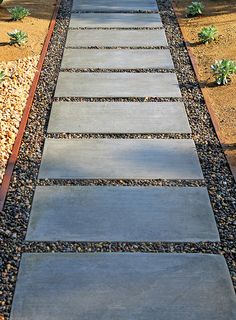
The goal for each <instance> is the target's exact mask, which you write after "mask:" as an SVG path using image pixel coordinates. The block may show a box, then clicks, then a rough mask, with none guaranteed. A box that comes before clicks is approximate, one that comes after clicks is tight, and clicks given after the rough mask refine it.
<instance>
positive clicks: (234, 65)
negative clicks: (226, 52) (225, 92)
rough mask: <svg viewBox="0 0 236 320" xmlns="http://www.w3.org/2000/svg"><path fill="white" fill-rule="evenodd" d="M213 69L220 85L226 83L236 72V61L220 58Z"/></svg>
mask: <svg viewBox="0 0 236 320" xmlns="http://www.w3.org/2000/svg"><path fill="white" fill-rule="evenodd" d="M211 70H212V72H213V73H214V75H215V78H216V83H217V84H218V85H225V84H227V83H228V82H229V81H230V80H231V75H233V74H235V73H236V62H234V61H232V60H226V59H224V60H219V61H216V62H215V63H214V64H213V65H212V66H211Z"/></svg>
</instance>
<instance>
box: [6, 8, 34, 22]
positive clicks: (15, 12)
mask: <svg viewBox="0 0 236 320" xmlns="http://www.w3.org/2000/svg"><path fill="white" fill-rule="evenodd" d="M8 12H9V13H10V14H11V18H12V20H14V21H17V20H22V19H24V18H25V17H27V16H29V15H30V12H29V10H28V9H26V8H24V7H20V6H17V7H14V8H10V9H8Z"/></svg>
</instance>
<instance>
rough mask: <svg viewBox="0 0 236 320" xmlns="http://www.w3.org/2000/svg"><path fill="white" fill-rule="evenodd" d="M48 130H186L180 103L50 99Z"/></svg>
mask: <svg viewBox="0 0 236 320" xmlns="http://www.w3.org/2000/svg"><path fill="white" fill-rule="evenodd" d="M48 132H50V133H57V132H66V133H190V132H191V130H190V127H189V124H188V119H187V115H186V112H185V108H184V105H183V103H181V102H143V103H142V102H83V103H80V102H54V103H53V106H52V110H51V115H50V120H49V125H48Z"/></svg>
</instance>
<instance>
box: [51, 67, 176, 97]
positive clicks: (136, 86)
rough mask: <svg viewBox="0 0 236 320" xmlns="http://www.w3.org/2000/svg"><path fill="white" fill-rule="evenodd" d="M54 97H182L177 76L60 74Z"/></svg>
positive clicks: (153, 74)
mask: <svg viewBox="0 0 236 320" xmlns="http://www.w3.org/2000/svg"><path fill="white" fill-rule="evenodd" d="M55 97H85V98H86V97H87V98H103V97H107V98H109V97H111V98H112V97H117V98H119V97H120V98H125V97H163V98H168V97H179V98H180V97H181V93H180V88H179V85H178V81H177V77H176V75H175V74H174V73H120V72H111V73H100V72H84V73H82V72H79V73H76V72H60V74H59V78H58V82H57V87H56V92H55Z"/></svg>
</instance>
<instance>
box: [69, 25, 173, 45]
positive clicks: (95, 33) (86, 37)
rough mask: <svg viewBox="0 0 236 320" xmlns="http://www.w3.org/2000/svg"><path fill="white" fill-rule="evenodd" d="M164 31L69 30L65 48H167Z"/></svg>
mask: <svg viewBox="0 0 236 320" xmlns="http://www.w3.org/2000/svg"><path fill="white" fill-rule="evenodd" d="M167 45H168V43H167V40H166V36H165V31H164V30H162V29H160V30H159V29H158V30H97V29H94V30H89V29H85V30H69V31H68V34H67V39H66V47H120V48H122V47H158V46H167Z"/></svg>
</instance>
